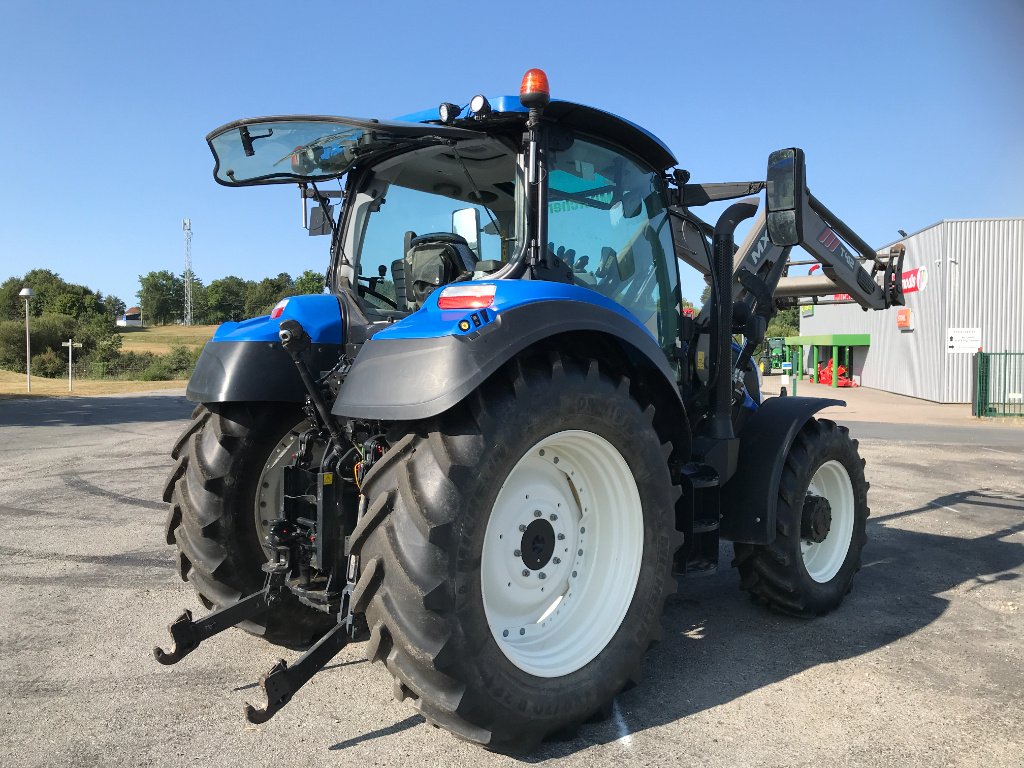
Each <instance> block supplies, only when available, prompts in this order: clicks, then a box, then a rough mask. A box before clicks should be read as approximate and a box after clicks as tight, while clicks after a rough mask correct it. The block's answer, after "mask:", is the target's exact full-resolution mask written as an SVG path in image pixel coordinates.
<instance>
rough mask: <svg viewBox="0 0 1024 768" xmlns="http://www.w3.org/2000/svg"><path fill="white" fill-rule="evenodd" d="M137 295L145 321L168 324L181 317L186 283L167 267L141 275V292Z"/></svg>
mask: <svg viewBox="0 0 1024 768" xmlns="http://www.w3.org/2000/svg"><path fill="white" fill-rule="evenodd" d="M135 295H136V296H137V297H138V299H139V307H140V308H141V309H142V319H143V321H144V322H146V323H149V324H152V325H166V324H168V323H173V322H176V321H178V320H180V319H181V316H182V310H183V304H184V299H185V284H184V282H183V281H182V279H181V278H180V277H178V276H177V275H175V274H173V273H171V272H169V271H167V270H166V269H163V270H160V271H159V272H150V273H148V274H145V275H139V292H138V293H137V294H135Z"/></svg>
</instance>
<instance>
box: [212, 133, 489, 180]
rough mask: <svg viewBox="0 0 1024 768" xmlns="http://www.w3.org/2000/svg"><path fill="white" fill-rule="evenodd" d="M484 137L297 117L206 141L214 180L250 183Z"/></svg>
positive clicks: (324, 174) (337, 170) (315, 176)
mask: <svg viewBox="0 0 1024 768" xmlns="http://www.w3.org/2000/svg"><path fill="white" fill-rule="evenodd" d="M481 135H482V134H479V133H477V132H475V131H467V130H463V129H460V128H451V127H448V126H441V125H424V124H421V123H401V122H388V121H380V120H361V119H356V118H347V117H334V118H332V117H311V116H295V117H268V118H253V119H250V120H240V121H237V122H235V123H229V124H228V125H226V126H223V127H221V128H218V129H217V130H215V131H213V132H212V133H211V134H210V135H209V136H207V138H206V140H207V142H209V144H210V149H211V151H212V152H213V155H214V157H215V158H216V161H217V164H216V167H215V168H214V172H213V175H214V178H215V179H216V180H217V181H218V182H220V183H221V184H224V185H227V186H247V185H250V184H283V183H289V182H298V181H317V180H320V179H330V178H337V177H339V176H342V175H344V174H345V173H346V172H347V171H348V170H349V169H350V168H351V167H352V166H353V165H355V164H356V163H357V162H359V161H365V160H366V159H368V158H369V157H370V156H371V155H374V154H377V153H380V152H385V151H391V150H396V149H400V148H403V147H415V146H428V145H433V144H438V143H439V142H442V141H445V140H446V139H472V138H476V137H479V136H481Z"/></svg>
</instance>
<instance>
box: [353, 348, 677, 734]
mask: <svg viewBox="0 0 1024 768" xmlns="http://www.w3.org/2000/svg"><path fill="white" fill-rule="evenodd" d="M653 416H654V409H653V408H652V407H648V408H647V410H643V409H642V408H641V406H640V405H639V404H638V403H637V402H636V401H635V400H634V399H633V398H632V397H631V396H630V394H629V382H628V380H626V379H621V380H620V381H619V382H618V384H616V383H613V382H612V381H611V380H610V379H608V378H606V377H605V376H603V375H601V374H599V373H598V369H597V364H596V362H591V363H590V367H589V370H584V368H583V367H577V366H576V365H575V364H573V363H571V362H570V361H568V360H567V359H564V358H562V357H554V358H553V359H552V360H551V361H539V360H534V361H532V362H530V363H520V362H519V361H513V363H511V364H510V365H509V366H507V367H506V369H504V370H503V371H500V372H499V373H497V374H496V375H495V376H493V377H492V378H491V379H490V380H489V381H488V382H487V383H486V384H485V385H484V387H483V388H482V389H481V390H479V391H478V392H476V393H474V394H472V395H470V397H469V398H467V400H466V401H464V402H463V403H462V404H460V405H459V406H457V407H456V408H454V409H453V410H452V411H449V412H448V413H445V414H442V415H441V416H439V417H436V418H434V419H430V420H428V421H426V422H422V423H418V424H414V425H411V427H410V428H409V429H408V430H407V431H405V432H404V434H401V435H396V436H394V440H393V443H392V448H391V450H390V451H389V452H388V453H387V454H385V455H384V457H383V458H382V459H381V460H379V461H378V462H377V464H376V465H375V466H374V467H373V468H372V469H371V471H370V473H369V474H368V475H367V477H366V478H365V480H364V482H363V493H364V494H365V496H366V498H367V500H368V505H367V511H366V513H365V515H364V516H363V517H362V518H361V519H360V522H359V524H358V525H357V526H356V530H355V531H354V532H353V535H352V546H353V552H355V553H357V554H359V556H360V567H361V576H360V580H359V585H358V586H357V588H356V590H355V593H354V595H353V603H354V606H355V610H357V611H358V610H364V611H365V613H366V618H367V622H368V625H369V627H370V632H371V637H370V640H369V642H368V643H367V658H369V659H370V660H372V661H383V662H384V663H385V665H386V666H387V668H388V670H389V671H390V672H391V673H392V675H394V677H395V680H396V682H395V695H396V698H398V699H400V700H401V699H403V698H411V699H414V700H415V704H416V706H417V708H418V709H419V710H420V712H421V713H422V714H423V715H424V716H425V717H426V718H427V719H428V720H429V721H430V722H432V723H434V724H436V725H440V726H443V727H445V728H447V729H448V730H450V731H452V732H453V733H454V734H455V735H457V736H459V737H461V738H463V739H467V740H470V741H474V742H477V743H479V744H482V745H484V746H486V747H487V748H488V749H491V750H495V751H501V752H519V751H524V750H528V749H531V748H533V747H534V746H536V744H537V743H539V742H540V741H541V739H542V738H544V737H545V736H547V735H549V734H553V733H563V732H566V731H567V730H571V729H572V728H574V727H576V726H578V725H579V724H581V723H582V722H584V721H586V720H587V719H588V718H590V717H592V716H594V715H595V714H600V713H606V712H607V710H608V708H609V707H610V702H611V700H612V698H613V697H614V696H615V695H616V694H617V693H618V692H619V691H621V690H622V689H623V688H624V687H626V686H627V685H628V684H630V683H631V682H633V681H636V680H638V679H639V666H640V661H641V658H642V657H643V655H644V653H645V652H646V651H647V649H648V648H649V647H650V646H651V645H653V643H654V642H655V641H656V640H657V639H658V638H660V634H661V627H660V619H661V613H662V606H663V603H664V600H665V598H666V597H667V595H668V594H670V593H671V592H674V591H675V582H674V580H673V578H672V576H671V570H672V556H673V554H674V552H675V550H676V549H677V548H678V545H679V543H680V536H679V535H678V534H677V533H676V531H675V515H674V502H675V500H676V498H677V497H678V488H676V487H675V486H673V484H672V481H671V477H670V474H669V470H668V455H669V453H670V450H671V446H669V445H667V444H666V445H662V444H661V443H660V441H659V439H658V437H657V435H656V433H655V431H654V428H653V426H652V420H653ZM542 451H543V453H542ZM558 455H560V456H561V465H560V466H558V462H559V459H558ZM588 462H591V463H590V464H588ZM572 467H575V468H576V469H575V470H573V469H572ZM587 467H589V469H588V468H587ZM574 473H575V474H574ZM588 473H589V474H588ZM581 475H585V476H586V477H585V479H584V480H583V481H581V480H580V476H581ZM559 477H561V478H562V479H561V480H559V479H558V478H559ZM570 477H572V478H573V479H572V480H570ZM602 478H604V480H603V481H602ZM569 482H572V486H570V485H569ZM602 482H605V483H607V485H606V486H605V487H603V488H602V486H601V483H602ZM576 485H579V488H578V489H577V488H574V487H575V486H576ZM616 489H617V490H616ZM595 490H596V491H597V493H593V491H595ZM529 494H534V495H533V497H529ZM523 497H527V498H523ZM587 498H590V499H591V501H590V502H587V501H586V499H587ZM606 499H618V501H617V502H615V503H614V504H612V503H609V502H608V501H607V500H606ZM631 499H632V501H631ZM620 503H621V506H619V504H620ZM519 507H521V509H520V508H519ZM602 510H603V511H602ZM538 511H541V512H542V514H540V515H537V514H536V512H538ZM620 511H621V515H620V514H619V513H620ZM609 513H610V514H609ZM581 514H583V515H589V517H586V518H585V521H584V523H583V524H582V525H581V524H580V521H581V520H583V519H584V518H580V517H579V515H581ZM602 515H605V516H602ZM519 517H523V520H522V522H521V523H520V521H519ZM534 522H536V525H537V526H538V529H539V528H543V529H544V530H543V531H540V533H539V534H537V538H534V533H535V532H534V533H532V532H531V531H530V530H524V529H529V528H530V526H531V525H532V524H533V523H534ZM528 523H529V524H528ZM588 525H589V526H590V529H588V532H587V533H584V534H579V533H578V532H579V531H580V529H584V528H586V527H587V526H588ZM616 526H618V527H616ZM549 528H550V531H549V530H547V529H549ZM602 530H604V532H605V534H607V533H612V534H613V535H604V534H602ZM559 533H561V534H562V535H563V538H562V539H558V538H557V535H558V534H559ZM583 536H591V537H592V538H590V539H589V540H587V541H586V542H584V541H583V538H582V537H583ZM545 537H549V538H551V541H548V540H547V538H545ZM528 539H529V540H528ZM602 542H603V546H604V549H603V550H602V548H601V547H602ZM630 542H631V543H630ZM549 545H550V546H549ZM530 547H533V549H531V551H530V552H527V549H528V548H530ZM551 547H555V549H554V550H552V549H551ZM589 547H593V550H592V553H593V557H594V561H591V562H588V558H587V557H586V555H584V556H578V555H577V553H578V551H579V550H581V549H582V550H584V551H586V550H587V549H588V548H589ZM570 548H571V549H572V550H573V551H572V552H569V549H570ZM505 550H508V551H507V552H505ZM563 550H564V551H563ZM586 554H591V553H590V552H587V553H586ZM506 555H507V558H506ZM559 555H561V558H560V559H561V560H562V562H560V563H556V562H555V557H557V556H559ZM516 558H519V559H520V560H522V562H516V563H511V560H512V559H516ZM506 559H507V560H508V562H506ZM617 561H621V563H622V564H623V565H621V566H616V565H615V563H616V562H617ZM513 565H514V566H515V567H514V568H513V567H512V566H513ZM616 567H619V570H618V571H616V570H615V569H616ZM588 569H589V570H588ZM620 571H621V572H620ZM524 572H528V573H527V574H526V575H524ZM541 572H546V573H547V579H546V580H540V573H541ZM606 572H607V573H609V574H613V576H614V580H613V581H607V580H606V581H604V582H602V581H601V579H602V578H603V577H604V574H605V573H606ZM519 577H521V578H519ZM563 577H564V579H565V584H566V585H568V586H566V587H565V588H566V590H568V591H567V592H564V593H559V592H558V584H560V583H562V579H563ZM617 582H621V583H623V584H625V585H626V586H625V587H624V588H620V587H617V586H616V583H617ZM541 585H550V586H551V588H552V593H554V594H556V595H557V594H561V595H562V597H561V598H557V599H555V600H553V601H552V604H551V605H552V606H553V607H550V608H548V609H547V613H546V615H541V614H542V612H543V611H544V607H543V605H542V602H543V601H544V600H546V599H550V596H551V594H552V593H549V597H548V598H541V597H540V588H541ZM571 585H576V586H571ZM592 585H597V589H591V590H590V592H588V589H590V587H591V586H592ZM602 585H603V586H602ZM634 585H635V586H634ZM506 587H507V592H504V593H503V592H502V590H505V589H506ZM571 590H577V592H576V593H572V592H571ZM600 590H604V591H606V592H607V593H608V596H609V600H608V603H609V604H614V606H613V607H611V608H609V607H608V606H607V605H602V603H601V601H599V600H596V599H593V598H596V597H598V596H599V595H598V592H599V591H600ZM502 595H504V597H505V598H506V599H505V600H502V599H499V598H500V597H501V596H502ZM531 601H532V602H531ZM538 601H540V602H538ZM570 601H575V602H574V603H571V602H570ZM563 609H567V610H565V612H564V614H563V617H562V619H558V616H557V615H556V614H557V613H558V612H560V611H562V610H563ZM531 611H532V613H531ZM566 616H568V617H570V618H569V621H566V620H565V617H566ZM515 621H519V622H520V623H519V624H518V625H516V626H517V627H518V628H516V627H513V626H512V625H511V624H510V622H512V623H514V622H515ZM520 630H522V631H521V632H520ZM517 638H520V639H522V643H521V644H519V645H518V646H517V645H515V644H514V642H513V641H515V640H517ZM532 639H537V640H538V641H539V642H533V643H532V644H531V643H530V641H531V640H532ZM591 639H593V640H594V642H590V640H591ZM577 644H578V645H579V646H580V647H579V649H578V650H574V648H575V646H576V645H577ZM547 648H550V653H549V654H548V653H546V652H545V649H547Z"/></svg>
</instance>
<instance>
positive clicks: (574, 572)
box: [572, 571, 576, 579]
mask: <svg viewBox="0 0 1024 768" xmlns="http://www.w3.org/2000/svg"><path fill="white" fill-rule="evenodd" d="M572 577H573V578H574V579H575V578H576V571H573V572H572Z"/></svg>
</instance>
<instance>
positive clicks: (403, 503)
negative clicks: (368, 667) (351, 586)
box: [350, 354, 682, 752]
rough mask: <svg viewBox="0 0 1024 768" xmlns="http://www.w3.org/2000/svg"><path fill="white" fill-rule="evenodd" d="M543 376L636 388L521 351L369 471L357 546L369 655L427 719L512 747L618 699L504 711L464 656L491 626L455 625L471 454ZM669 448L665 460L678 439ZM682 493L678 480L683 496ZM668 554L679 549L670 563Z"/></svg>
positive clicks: (670, 587)
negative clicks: (459, 517)
mask: <svg viewBox="0 0 1024 768" xmlns="http://www.w3.org/2000/svg"><path fill="white" fill-rule="evenodd" d="M540 377H543V378H545V379H547V380H548V381H555V380H557V381H558V386H559V387H569V386H575V385H577V382H578V383H579V385H580V386H583V385H587V386H591V387H593V386H600V387H606V388H607V391H609V392H614V393H616V394H618V395H622V394H625V396H627V397H628V396H630V395H629V393H630V382H629V379H628V378H626V377H625V376H623V377H621V378H618V379H617V380H612V379H609V377H608V376H606V375H605V374H604V373H603V372H600V371H599V369H598V366H597V363H596V361H593V360H590V361H587V362H584V364H583V365H582V366H581V365H579V364H577V363H575V362H574V361H572V360H570V359H568V358H566V357H565V356H564V355H561V354H554V355H547V356H546V358H524V357H516V358H514V359H513V361H511V362H510V364H508V365H507V366H506V367H505V368H503V369H502V370H501V371H500V372H499V373H497V374H496V375H494V376H492V377H491V379H490V380H488V382H487V384H485V387H484V388H482V389H481V390H478V391H477V392H476V393H474V394H471V395H470V396H468V397H467V398H466V399H465V400H464V401H463V404H462V405H461V406H458V407H456V408H455V409H453V411H451V412H449V413H447V414H444V415H442V416H440V417H435V418H434V419H431V420H428V421H426V422H422V423H415V424H409V425H406V427H405V428H406V431H405V433H404V434H403V435H401V437H400V438H398V439H396V440H395V441H394V442H393V447H392V448H391V449H390V450H389V451H388V452H387V453H385V455H384V457H382V458H381V459H380V460H379V461H378V462H377V463H376V464H375V465H374V467H373V468H372V469H371V470H370V471H369V472H368V473H367V475H366V477H365V478H364V480H363V484H362V492H363V494H364V496H365V497H366V498H367V499H368V500H369V506H368V508H367V511H366V512H365V514H364V515H363V517H362V518H361V519H360V521H359V522H358V524H357V526H356V529H355V531H354V532H353V535H352V537H351V539H350V543H351V552H352V554H354V555H357V556H359V558H360V560H361V561H362V562H363V564H364V565H363V569H364V576H363V577H361V578H360V580H359V586H358V587H357V592H356V595H354V603H355V604H356V605H357V606H358V607H360V608H361V607H363V606H365V608H366V616H367V621H368V623H369V625H370V627H371V629H370V640H369V642H368V643H367V644H366V647H365V653H366V658H367V659H369V660H370V661H383V663H384V664H385V666H386V667H387V668H388V670H389V671H390V672H391V674H392V675H393V676H394V678H395V680H396V683H395V686H394V693H395V698H396V699H398V700H404V699H411V700H412V701H413V705H414V706H415V708H416V709H417V710H418V711H419V712H420V713H421V714H422V715H423V716H424V717H425V718H426V719H427V720H428V722H430V723H432V724H434V725H438V726H441V727H444V728H446V729H448V730H449V731H451V732H452V733H454V734H455V735H456V736H458V737H459V738H462V739H464V740H467V741H470V742H474V743H477V744H481V745H483V746H485V747H487V748H488V749H491V750H496V751H502V752H520V751H525V750H529V749H531V748H533V747H534V746H536V745H537V744H539V743H540V741H541V739H542V738H544V737H546V736H549V735H552V734H554V733H556V732H558V731H560V730H562V729H564V728H577V727H578V726H579V725H580V724H582V723H583V722H585V721H586V720H587V719H588V718H590V717H591V716H592V715H593V714H594V713H595V712H597V713H601V714H605V713H607V712H610V707H611V703H610V702H611V700H610V699H609V700H608V701H606V702H595V703H594V704H593V705H592V707H590V708H588V709H587V710H586V712H585V713H581V714H580V715H579V716H577V717H574V718H573V719H572V721H571V722H565V721H564V720H563V721H559V720H558V719H557V718H551V719H550V722H546V723H544V724H542V725H538V722H537V721H536V720H535V719H534V720H531V719H530V718H529V717H526V716H523V715H520V714H519V713H513V712H510V711H507V710H500V711H494V710H493V709H491V708H489V705H485V704H484V702H485V700H486V699H483V698H481V696H480V695H479V692H480V691H481V690H484V689H486V688H487V686H488V682H486V680H485V679H484V678H483V677H482V676H481V674H482V673H481V672H480V671H479V670H478V669H476V668H475V667H473V666H472V665H467V664H466V659H467V658H472V657H474V656H476V655H477V654H478V652H480V651H481V650H483V646H484V645H486V644H487V643H493V639H491V638H490V637H489V635H488V636H487V637H484V635H486V634H487V633H478V634H479V635H480V636H479V637H477V638H473V637H470V636H469V635H468V633H462V632H461V631H459V630H457V629H455V627H457V626H458V625H457V624H455V623H454V614H455V612H456V610H457V609H458V607H459V604H460V601H462V600H463V599H464V598H463V597H462V595H463V593H464V591H465V590H466V588H467V587H466V585H464V584H463V583H462V582H460V581H459V580H458V577H456V578H455V579H454V580H453V579H452V578H451V577H450V576H449V568H450V567H451V565H450V562H451V558H452V557H453V554H452V553H451V551H450V550H451V548H452V547H453V546H454V544H453V535H454V531H455V528H454V526H455V524H456V520H455V511H456V510H458V509H460V508H461V507H462V504H463V492H464V488H466V487H467V486H468V484H467V483H464V482H462V480H463V479H468V478H470V477H471V476H472V471H473V470H472V461H471V458H470V457H471V455H472V454H474V452H476V453H479V452H480V451H482V450H484V449H485V447H486V446H484V444H483V440H482V438H481V434H482V430H481V427H480V425H481V424H482V423H484V422H488V423H494V422H497V421H499V420H500V418H501V413H500V412H494V409H496V408H498V409H500V408H507V407H511V405H510V403H511V402H512V401H514V400H521V399H523V398H528V397H530V395H531V386H532V383H533V382H537V381H539V380H540ZM570 379H571V380H572V381H571V382H570V381H569V380H570ZM483 390H486V391H483ZM640 418H641V419H642V420H644V421H645V423H650V422H651V421H653V419H654V410H653V408H652V407H650V406H647V407H646V410H645V409H644V406H641V407H640ZM446 426H447V427H448V428H447V429H446ZM660 450H661V453H662V455H663V456H665V457H667V456H668V455H670V454H671V452H672V445H671V444H670V443H669V444H666V445H663V446H662V447H661V448H660ZM667 475H668V471H667V468H666V476H667ZM668 482H671V480H669V481H668ZM681 492H682V491H681V488H680V487H679V486H678V484H674V485H673V487H672V489H671V495H672V498H673V500H674V499H675V498H678V495H679V494H680V493H681ZM669 541H670V548H671V549H672V550H673V552H674V550H675V549H677V548H678V547H679V546H680V545H681V544H682V534H681V533H678V532H673V534H672V535H671V536H670V538H669ZM670 563H671V556H669V558H668V560H667V563H666V567H668V566H669V565H670ZM367 572H369V573H370V576H366V575H365V574H366V573H367ZM666 572H667V571H666ZM675 589H676V582H675V580H674V579H673V578H668V577H666V578H665V579H664V580H663V587H662V593H661V594H660V595H658V596H657V599H656V601H655V603H654V605H655V606H656V608H657V609H658V611H659V616H660V610H661V609H662V608H663V605H664V602H665V600H666V599H667V597H668V596H669V595H670V594H671V593H673V592H675ZM654 625H655V628H652V629H651V630H650V632H649V634H648V636H647V637H646V638H645V639H644V641H643V646H642V648H647V647H651V646H653V645H655V644H656V643H657V642H658V641H659V640H660V638H661V627H660V622H659V621H657V617H655V621H654ZM625 677H626V679H625V681H624V683H623V685H624V686H626V685H632V684H635V682H636V681H637V680H639V677H640V665H639V661H638V662H637V664H636V666H635V668H633V669H631V670H629V671H628V672H627V673H626V676H625Z"/></svg>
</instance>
